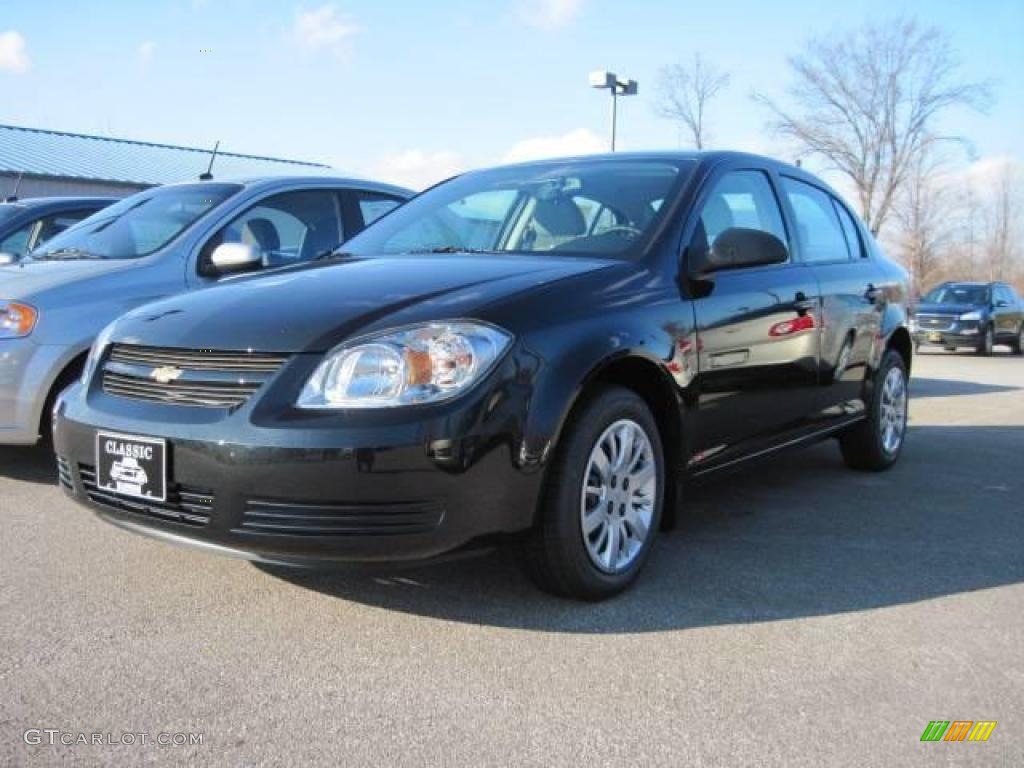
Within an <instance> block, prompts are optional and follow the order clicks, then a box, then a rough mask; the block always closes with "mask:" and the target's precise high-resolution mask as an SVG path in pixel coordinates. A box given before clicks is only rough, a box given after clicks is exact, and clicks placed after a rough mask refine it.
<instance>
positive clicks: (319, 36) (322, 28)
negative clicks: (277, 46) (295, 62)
mask: <svg viewBox="0 0 1024 768" xmlns="http://www.w3.org/2000/svg"><path fill="white" fill-rule="evenodd" d="M358 31H359V27H357V26H356V25H355V23H354V22H353V21H352V20H351V19H350V18H349V17H348V16H344V15H341V14H339V13H338V10H337V8H335V6H334V5H331V4H328V5H322V6H320V7H319V8H315V9H313V10H311V11H299V12H297V13H296V14H295V24H294V26H293V27H292V36H293V37H294V38H295V41H296V42H297V43H298V44H299V45H300V46H301V47H303V48H305V49H306V50H309V51H320V50H329V51H332V52H334V53H336V54H341V55H344V54H346V53H348V46H349V38H351V37H352V36H353V35H355V34H356V33H357V32H358Z"/></svg>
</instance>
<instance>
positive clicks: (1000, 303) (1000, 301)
mask: <svg viewBox="0 0 1024 768" xmlns="http://www.w3.org/2000/svg"><path fill="white" fill-rule="evenodd" d="M993 306H994V307H995V308H996V309H999V308H1000V307H1008V306H1010V302H1008V301H1007V300H1006V299H996V303H995V304H994V305H993Z"/></svg>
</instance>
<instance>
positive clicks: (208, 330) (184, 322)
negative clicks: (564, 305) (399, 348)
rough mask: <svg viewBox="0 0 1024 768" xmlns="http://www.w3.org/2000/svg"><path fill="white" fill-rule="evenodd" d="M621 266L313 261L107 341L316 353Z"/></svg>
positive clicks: (184, 304) (175, 308) (149, 309)
mask: <svg viewBox="0 0 1024 768" xmlns="http://www.w3.org/2000/svg"><path fill="white" fill-rule="evenodd" d="M619 263H620V262H616V261H609V260H607V259H588V258H578V257H566V256H538V257H534V256H518V255H516V256H513V255H509V256H506V255H491V254H488V255H468V254H450V255H449V254H444V255H423V256H408V257H386V258H371V259H353V260H351V261H345V262H341V263H337V262H335V263H325V264H311V265H307V266H303V267H298V268H294V269H287V270H283V271H278V272H274V273H271V274H267V275H258V276H252V277H247V278H244V279H239V280H233V281H228V282H226V283H222V284H220V285H218V286H215V287H212V288H208V289H203V290H199V291H194V292H192V293H189V294H183V295H180V296H176V297H174V298H170V299H165V300H162V301H159V302H155V303H153V304H147V305H145V306H143V307H140V308H138V309H136V310H133V311H132V312H130V313H128V314H127V315H125V316H124V317H123V318H121V320H120V321H119V322H118V324H117V327H116V329H115V331H114V334H113V337H112V338H113V340H116V341H122V342H125V343H129V344H143V345H147V346H157V347H164V346H166V347H182V348H189V349H232V350H235V349H251V350H256V351H263V352H288V353H294V352H324V351H326V350H328V349H330V348H331V347H333V346H335V345H336V344H338V343H340V342H341V341H343V340H345V339H347V338H351V337H352V336H354V335H359V334H362V333H368V332H370V331H374V330H380V329H384V328H390V327H396V326H400V325H405V324H408V323H414V322H424V321H429V320H440V319H449V318H459V317H467V316H470V315H472V313H473V312H475V311H477V310H479V309H481V308H483V307H485V306H486V305H488V304H490V303H492V302H495V301H498V300H501V299H503V298H506V297H508V296H510V295H512V294H514V293H517V292H519V291H522V290H525V289H528V288H532V287H535V286H538V285H543V284H546V283H550V282H553V281H557V280H562V279H565V278H569V277H572V276H575V275H580V274H584V273H587V272H592V271H594V270H598V269H602V268H608V267H611V266H614V265H616V264H619ZM478 317H479V316H478ZM481 319H484V318H481Z"/></svg>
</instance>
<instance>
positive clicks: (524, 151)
mask: <svg viewBox="0 0 1024 768" xmlns="http://www.w3.org/2000/svg"><path fill="white" fill-rule="evenodd" d="M607 151H608V140H607V139H605V138H604V137H602V136H598V135H597V134H596V133H594V132H593V131H591V130H589V129H587V128H577V129H576V130H574V131H569V132H568V133H563V134H562V135H561V136H537V137H535V138H530V139H523V140H522V141H518V142H516V143H515V144H513V145H512V147H511V149H509V150H508V152H506V153H505V154H504V156H503V157H502V158H501V161H502V162H503V163H519V162H525V161H527V160H542V159H544V158H546V157H570V156H573V155H593V154H595V153H597V152H607Z"/></svg>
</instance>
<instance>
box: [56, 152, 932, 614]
mask: <svg viewBox="0 0 1024 768" xmlns="http://www.w3.org/2000/svg"><path fill="white" fill-rule="evenodd" d="M906 277H907V276H906V273H905V272H904V271H903V270H902V269H901V268H900V267H898V266H896V265H895V264H894V263H892V262H890V261H888V260H887V259H886V258H885V257H884V256H883V255H882V254H881V253H880V252H879V250H878V247H877V245H876V244H875V242H874V240H873V239H872V237H871V236H870V234H869V233H868V232H867V230H866V229H865V228H864V227H863V226H862V225H861V223H860V222H859V221H858V220H857V218H856V217H855V216H854V215H853V214H852V213H851V212H850V211H849V209H848V208H847V207H846V206H845V205H844V204H843V203H842V201H841V200H840V199H839V198H838V197H837V196H836V195H835V194H834V193H833V192H832V191H831V190H830V189H829V188H828V187H827V186H825V185H824V184H823V183H822V182H821V181H819V180H818V179H816V178H815V177H813V176H811V175H809V174H808V173H806V172H804V171H802V170H800V169H798V168H794V167H791V166H788V165H784V164H781V163H777V162H774V161H772V160H768V159H765V158H761V157H756V156H750V155H740V154H733V153H708V154H635V155H612V156H597V157H592V158H584V159H569V160H558V161H547V162H539V163H532V164H526V165H519V166H510V167H504V168H498V169H492V170H485V171H479V172H474V173H469V174H466V175H464V176H461V177H459V178H456V179H453V180H451V181H448V182H446V183H444V184H441V185H439V186H437V187H435V188H433V189H432V190H430V191H428V192H426V193H424V194H422V195H420V196H419V197H417V198H414V199H413V200H412V201H411V202H410V203H408V204H406V205H405V206H402V207H401V208H398V209H396V210H395V211H393V212H392V213H389V214H388V215H387V216H385V217H384V218H382V219H381V220H380V221H378V222H377V223H376V224H374V225H373V226H371V227H370V228H369V229H368V230H366V231H365V232H363V233H362V234H360V235H358V236H357V237H355V238H354V239H353V240H351V241H350V242H349V243H348V244H347V245H346V246H345V250H344V251H343V252H337V253H334V254H333V255H332V256H331V257H329V258H327V259H323V260H320V261H319V262H317V263H314V264H311V265H306V266H301V267H295V268H288V269H285V270H281V271H278V272H275V273H273V274H270V275H266V276H263V277H244V278H239V279H236V280H233V281H230V282H229V283H227V284H223V285H221V286H219V287H216V288H211V289H209V290H204V291H198V292H195V293H193V294H191V295H186V296H179V297H176V298H172V299H168V300H164V301H161V302H158V303H154V304H150V305H147V306H145V307H142V308H141V309H137V310H135V311H132V312H131V313H129V314H127V315H125V316H124V317H122V318H121V319H120V320H118V321H116V322H115V323H113V324H112V325H111V326H109V327H108V328H107V329H106V331H105V332H104V333H103V334H102V336H101V337H100V338H99V339H98V340H97V342H96V344H95V346H94V348H93V350H92V353H91V355H90V358H89V360H88V363H87V365H86V370H85V373H84V376H83V379H82V382H81V383H80V384H79V385H76V386H75V387H74V388H72V389H70V390H69V391H67V392H66V393H65V394H64V396H63V397H62V398H61V399H60V401H59V402H58V405H57V407H56V409H55V418H56V422H55V447H56V450H57V453H58V464H59V474H60V481H61V484H62V485H63V487H64V488H65V489H66V490H67V492H68V493H70V494H71V495H73V496H74V497H75V498H77V499H79V500H81V501H82V502H84V503H86V504H88V505H89V506H90V507H92V508H93V509H95V510H96V511H97V512H98V513H99V514H100V515H101V516H102V517H103V518H104V519H106V520H108V521H110V522H112V523H115V524H117V525H119V526H122V527H124V528H127V529H130V530H133V531H137V532H139V533H145V534H149V535H151V536H155V537H158V538H161V539H164V540H166V541H171V542H179V543H187V544H192V545H196V546H199V547H202V548H205V549H207V550H210V551H214V552H220V553H224V554H234V555H238V556H242V557H247V558H251V559H257V560H262V561H267V562H274V563H286V564H311V563H322V562H324V561H327V562H329V561H332V560H333V561H338V560H389V559H421V558H430V557H432V556H436V555H440V554H442V553H446V552H450V551H452V550H456V549H459V548H463V547H470V546H475V545H477V544H478V543H479V542H480V541H481V540H486V541H492V540H494V539H495V538H498V537H502V535H506V536H507V537H508V538H513V539H516V540H518V542H519V543H520V544H521V545H522V551H523V554H524V557H525V561H526V563H527V565H528V567H529V571H530V573H531V574H532V575H533V577H534V578H535V579H536V581H537V582H538V583H539V584H540V585H541V586H542V587H544V588H546V589H548V590H551V591H553V592H556V593H559V594H562V595H568V596H572V597H577V598H583V599H600V598H603V597H607V596H609V595H611V594H614V593H616V592H618V591H620V590H622V589H624V588H625V587H626V586H627V585H628V584H630V583H631V582H632V581H633V579H634V578H635V577H636V575H637V573H638V572H639V571H640V569H641V568H642V567H643V565H644V563H645V561H646V560H647V559H648V556H649V555H650V552H651V548H652V543H653V541H654V535H655V532H656V531H658V530H659V529H663V528H665V527H668V526H670V525H671V524H672V521H673V518H674V515H675V510H676V509H677V503H678V502H681V503H682V506H683V507H684V508H685V502H686V489H687V487H688V484H689V482H690V481H691V480H693V479H694V478H698V477H701V476H705V475H709V474H711V473H715V472H719V471H723V470H726V469H729V468H735V467H738V466H741V465H742V463H743V462H745V461H746V460H748V459H752V458H755V457H758V456H763V455H765V454H768V453H771V452H774V451H777V450H781V449H784V448H789V447H793V446H797V445H802V444H806V443H809V442H812V441H815V440H820V439H823V438H827V437H836V438H838V439H839V445H840V447H841V449H842V455H843V457H844V458H845V460H846V462H847V463H848V464H850V465H851V466H853V467H856V468H859V469H867V470H882V469H886V468H888V467H889V466H891V465H892V464H893V463H894V462H895V461H896V460H897V457H898V456H899V455H900V451H901V449H902V447H903V442H904V433H905V426H906V417H907V397H908V391H907V376H908V372H909V370H910V364H911V346H912V344H911V338H910V334H909V332H908V330H907V327H906V309H905V304H906V298H907V295H906V291H907V288H906Z"/></svg>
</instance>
